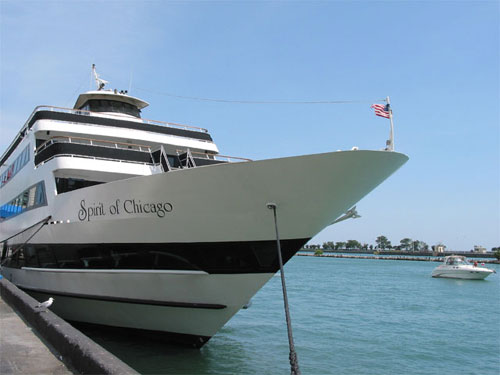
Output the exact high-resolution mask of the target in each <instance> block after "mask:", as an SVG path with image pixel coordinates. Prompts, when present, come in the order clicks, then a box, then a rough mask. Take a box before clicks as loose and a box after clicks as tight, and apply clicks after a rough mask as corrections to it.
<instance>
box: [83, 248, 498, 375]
mask: <svg viewBox="0 0 500 375" xmlns="http://www.w3.org/2000/svg"><path fill="white" fill-rule="evenodd" d="M438 264H439V263H435V262H409V261H389V260H370V259H366V260H365V259H339V258H319V257H303V256H295V257H293V258H292V260H290V262H289V263H288V264H287V265H286V266H285V276H286V280H287V288H288V297H289V302H290V311H291V317H292V325H293V333H294V339H295V340H294V341H295V347H296V351H297V354H298V359H299V364H300V370H301V372H302V374H304V375H305V374H335V375H341V374H349V375H362V374H426V375H430V374H436V375H438V374H439V375H442V374H478V375H479V374H480V375H489V374H491V375H498V374H500V267H499V266H498V265H492V264H490V265H487V266H488V267H489V268H493V269H496V271H497V273H496V274H493V275H491V276H489V277H488V278H487V279H486V280H484V281H475V280H446V279H434V278H431V277H430V274H431V271H432V270H433V269H434V267H436V266H437V265H438ZM252 303H253V304H252V306H251V307H250V308H249V309H247V310H241V311H240V312H239V313H238V314H237V315H236V316H235V317H233V319H232V320H231V321H229V323H228V324H226V326H225V327H224V328H223V329H222V330H220V331H219V332H218V333H217V335H215V336H214V337H213V338H212V339H211V340H210V341H209V342H208V343H207V344H206V345H205V346H204V347H203V348H202V349H200V350H197V349H189V348H180V347H175V346H171V345H166V344H163V343H159V342H156V341H150V340H147V339H144V338H137V337H130V336H119V335H117V334H116V333H114V334H111V333H106V332H101V331H97V330H88V329H87V330H86V331H85V333H86V334H88V335H89V336H90V337H92V338H93V339H94V340H95V341H96V342H98V343H99V344H101V345H103V346H104V347H105V348H106V349H108V350H109V351H111V352H112V353H114V354H115V355H116V356H118V357H119V358H121V359H122V360H123V361H124V362H126V363H128V364H129V365H130V366H131V367H133V368H135V369H136V370H137V371H139V372H140V373H143V374H231V375H232V374H262V375H263V374H289V373H290V365H289V362H288V353H289V350H288V339H287V331H286V323H285V316H284V315H285V314H284V309H283V299H282V292H281V280H280V277H279V276H278V277H276V276H275V277H273V278H272V279H271V280H270V282H269V283H268V284H266V285H265V286H264V288H263V289H262V290H261V291H260V292H259V293H258V294H257V295H256V296H255V297H254V298H253V299H252Z"/></svg>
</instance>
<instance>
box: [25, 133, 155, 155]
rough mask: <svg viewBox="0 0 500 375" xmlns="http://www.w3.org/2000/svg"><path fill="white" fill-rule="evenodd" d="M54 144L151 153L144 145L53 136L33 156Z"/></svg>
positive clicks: (149, 148)
mask: <svg viewBox="0 0 500 375" xmlns="http://www.w3.org/2000/svg"><path fill="white" fill-rule="evenodd" d="M55 143H73V144H81V145H88V146H100V147H107V148H114V149H121V150H134V151H143V152H149V153H151V147H150V146H146V145H139V144H134V143H124V142H114V141H105V140H102V139H93V138H83V137H65V136H55V137H52V138H50V139H48V140H47V141H45V142H43V143H42V144H41V145H40V146H38V147H37V149H36V150H35V155H36V154H38V153H39V152H41V151H43V150H45V149H46V148H47V147H49V146H50V145H53V144H55Z"/></svg>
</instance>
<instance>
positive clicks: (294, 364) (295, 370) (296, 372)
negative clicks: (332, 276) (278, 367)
mask: <svg viewBox="0 0 500 375" xmlns="http://www.w3.org/2000/svg"><path fill="white" fill-rule="evenodd" d="M267 208H269V209H270V210H273V213H274V227H275V229H276V247H277V249H278V260H279V265H280V274H281V287H282V289H283V303H284V305H285V317H286V328H287V331H288V345H289V347H290V355H289V359H290V374H291V375H300V369H299V359H298V358H297V353H296V352H295V345H294V344H293V333H292V320H291V318H290V310H289V308H288V296H287V293H286V283H285V273H284V272H283V258H282V256H281V244H280V235H279V232H278V217H277V214H276V208H277V206H276V203H268V204H267Z"/></svg>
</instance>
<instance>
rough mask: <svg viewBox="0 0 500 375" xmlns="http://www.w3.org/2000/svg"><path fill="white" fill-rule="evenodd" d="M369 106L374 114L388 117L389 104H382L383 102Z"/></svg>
mask: <svg viewBox="0 0 500 375" xmlns="http://www.w3.org/2000/svg"><path fill="white" fill-rule="evenodd" d="M370 108H373V109H374V110H375V114H376V115H377V116H380V117H385V118H390V117H391V115H390V109H389V104H387V105H384V104H372V106H371V107H370Z"/></svg>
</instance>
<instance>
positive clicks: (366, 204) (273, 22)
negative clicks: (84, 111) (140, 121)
mask: <svg viewBox="0 0 500 375" xmlns="http://www.w3.org/2000/svg"><path fill="white" fill-rule="evenodd" d="M499 4H500V3H499V2H497V1H436V2H434V1H380V2H377V1H329V2H328V1H293V2H292V1H274V2H266V1H233V2H230V1H190V2H183V1H142V2H141V1H107V2H105V1H103V2H101V1H99V2H93V1H64V2H63V1H45V2H37V1H29V2H28V1H8V0H7V1H6V0H3V1H1V2H0V149H1V150H2V152H3V150H4V149H5V148H6V147H7V146H8V144H9V143H10V142H11V140H12V138H13V137H14V135H15V134H16V133H17V131H18V130H19V129H20V127H21V126H22V124H23V123H24V122H25V121H26V119H27V117H28V116H29V114H30V113H31V112H32V110H33V109H34V107H35V106H37V105H41V104H47V105H55V106H64V107H71V106H72V105H73V104H74V102H75V100H76V97H77V95H78V93H80V92H81V91H86V90H88V89H89V87H90V66H91V64H92V63H95V64H96V65H97V69H98V71H99V73H100V74H101V76H102V77H103V78H104V79H106V80H108V81H110V86H111V87H116V88H118V89H128V88H129V87H130V88H131V90H130V93H131V94H132V95H135V96H139V97H141V98H142V99H144V100H146V101H148V102H149V103H150V104H151V106H150V107H149V108H148V109H146V110H145V111H144V112H143V116H144V117H146V118H151V119H156V120H164V121H172V122H180V123H188V124H192V125H197V126H201V127H204V128H207V129H209V130H210V131H211V134H212V136H213V138H214V139H215V141H216V142H217V144H218V146H219V149H220V151H221V153H222V154H224V155H233V156H242V157H248V158H252V159H265V158H273V157H281V156H291V155H301V154H309V153H318V152H328V151H332V150H337V149H350V148H351V147H353V146H358V147H359V148H362V149H380V148H382V147H383V146H384V143H385V139H386V138H387V135H388V131H389V123H388V120H385V119H382V118H380V117H375V116H374V115H373V113H372V110H371V109H370V104H372V103H373V102H375V101H376V100H377V99H381V98H384V97H386V96H387V95H389V96H390V97H391V102H392V105H393V109H394V121H395V134H396V142H395V143H396V150H397V151H401V152H404V153H406V154H408V155H409V156H410V161H409V162H408V163H407V164H406V165H405V166H404V167H403V168H402V169H401V170H399V171H398V172H397V173H396V174H395V175H393V176H392V177H391V178H390V179H389V180H388V181H386V182H385V183H383V184H382V185H381V186H380V187H379V188H378V189H377V190H375V191H374V192H372V193H371V194H369V195H368V196H367V197H365V198H364V199H363V200H362V201H361V202H360V203H359V204H358V211H359V213H360V214H361V215H362V217H361V218H360V219H357V220H348V221H346V222H343V223H339V224H337V225H334V226H332V227H329V228H327V229H325V230H324V231H322V232H321V233H320V234H318V235H317V236H316V237H315V238H314V239H313V240H312V241H311V242H312V243H322V242H324V241H345V240H348V239H357V240H359V241H361V242H366V243H374V241H375V238H376V237H377V236H379V235H381V234H383V235H385V236H387V237H388V238H389V239H390V240H391V241H392V243H393V244H398V243H399V241H400V240H401V239H402V238H404V237H410V238H412V239H418V240H422V241H425V242H427V243H428V244H429V245H433V244H436V243H438V242H442V243H444V244H445V245H447V246H448V248H450V249H453V250H469V249H471V248H472V247H473V246H474V245H483V246H485V247H487V248H488V249H490V248H491V247H493V246H500V144H499V143H500V132H499V128H500V116H499V103H500V102H499V100H500V97H499V96H500V95H499V88H500V76H499V69H500V68H499V67H500V61H499V24H500V22H499V14H500V13H499V10H500V9H499ZM167 94H173V95H180V96H191V97H204V98H218V99H230V100H249V101H252V100H253V101H273V100H275V101H276V100H281V101H323V100H352V101H356V103H351V104H328V105H326V104H322V105H306V104H236V103H215V102H205V101H193V100H186V99H180V98H174V97H172V96H168V95H167ZM314 183H321V181H316V182H314Z"/></svg>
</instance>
